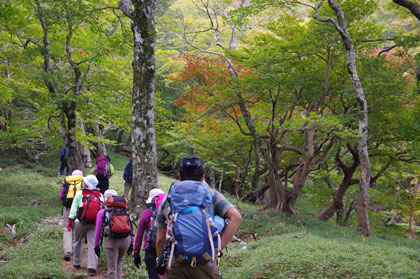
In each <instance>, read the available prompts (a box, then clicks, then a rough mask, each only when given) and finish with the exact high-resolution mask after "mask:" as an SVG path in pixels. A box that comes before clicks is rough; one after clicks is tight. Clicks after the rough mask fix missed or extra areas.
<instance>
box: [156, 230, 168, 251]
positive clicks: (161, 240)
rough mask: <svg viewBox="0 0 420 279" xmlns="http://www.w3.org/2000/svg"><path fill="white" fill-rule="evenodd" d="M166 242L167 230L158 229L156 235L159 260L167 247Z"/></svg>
mask: <svg viewBox="0 0 420 279" xmlns="http://www.w3.org/2000/svg"><path fill="white" fill-rule="evenodd" d="M165 241H166V228H158V231H157V235H156V254H157V256H158V258H160V255H161V254H162V252H163V246H164V245H165Z"/></svg>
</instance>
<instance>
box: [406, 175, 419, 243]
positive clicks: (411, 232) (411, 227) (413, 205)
mask: <svg viewBox="0 0 420 279" xmlns="http://www.w3.org/2000/svg"><path fill="white" fill-rule="evenodd" d="M418 193H419V181H416V186H415V188H414V193H413V196H412V199H413V201H412V202H411V214H410V215H411V216H410V219H409V221H408V225H409V228H408V239H412V238H413V237H414V236H415V235H416V232H415V230H414V211H415V210H416V199H417V195H418Z"/></svg>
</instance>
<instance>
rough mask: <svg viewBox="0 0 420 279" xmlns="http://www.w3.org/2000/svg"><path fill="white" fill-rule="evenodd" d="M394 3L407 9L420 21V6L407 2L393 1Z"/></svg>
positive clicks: (404, 0) (403, 0)
mask: <svg viewBox="0 0 420 279" xmlns="http://www.w3.org/2000/svg"><path fill="white" fill-rule="evenodd" d="M392 2H394V3H395V4H397V5H400V6H402V7H404V8H407V9H408V10H410V12H411V13H412V14H413V15H414V16H415V17H416V18H417V19H418V20H420V6H419V4H417V3H414V2H411V1H407V0H392Z"/></svg>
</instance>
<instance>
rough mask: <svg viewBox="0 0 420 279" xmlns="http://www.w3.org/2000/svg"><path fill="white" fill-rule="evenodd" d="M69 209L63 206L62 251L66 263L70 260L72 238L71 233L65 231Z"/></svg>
mask: <svg viewBox="0 0 420 279" xmlns="http://www.w3.org/2000/svg"><path fill="white" fill-rule="evenodd" d="M69 213H70V208H67V207H65V206H63V251H64V259H65V260H66V261H68V260H70V255H71V253H72V246H73V237H72V234H73V233H72V231H69V230H68V229H67V221H68V218H69Z"/></svg>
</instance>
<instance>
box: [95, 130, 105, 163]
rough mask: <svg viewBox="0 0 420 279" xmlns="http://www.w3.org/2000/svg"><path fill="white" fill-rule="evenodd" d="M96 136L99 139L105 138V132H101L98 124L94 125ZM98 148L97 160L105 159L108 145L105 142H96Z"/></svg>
mask: <svg viewBox="0 0 420 279" xmlns="http://www.w3.org/2000/svg"><path fill="white" fill-rule="evenodd" d="M94 129H95V134H96V136H97V137H98V138H103V134H104V132H103V131H101V130H100V128H99V125H98V124H94ZM94 145H95V147H96V158H98V157H103V156H106V155H107V152H106V145H105V143H103V142H95V143H94Z"/></svg>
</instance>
